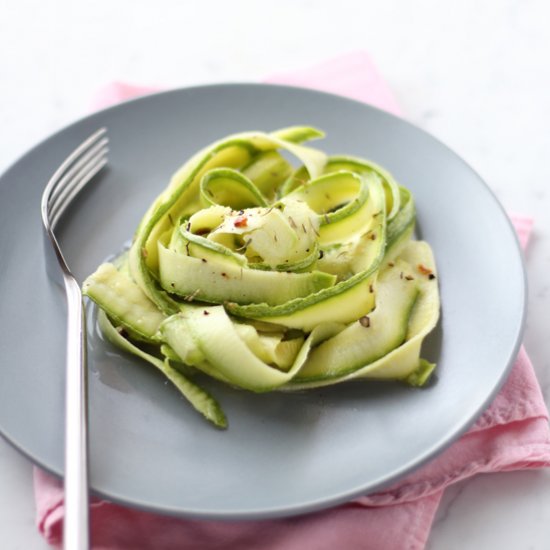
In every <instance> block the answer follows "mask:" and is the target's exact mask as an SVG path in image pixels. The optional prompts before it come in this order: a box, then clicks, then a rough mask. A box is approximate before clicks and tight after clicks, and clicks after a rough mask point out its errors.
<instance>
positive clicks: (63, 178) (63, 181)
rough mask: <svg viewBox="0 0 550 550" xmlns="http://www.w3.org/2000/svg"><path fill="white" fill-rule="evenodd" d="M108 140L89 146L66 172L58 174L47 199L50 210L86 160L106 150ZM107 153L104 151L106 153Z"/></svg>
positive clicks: (104, 139)
mask: <svg viewBox="0 0 550 550" xmlns="http://www.w3.org/2000/svg"><path fill="white" fill-rule="evenodd" d="M108 143H109V140H108V139H107V138H103V139H101V140H100V141H99V142H97V143H95V144H93V145H92V146H90V147H89V148H88V149H87V150H85V151H83V152H82V154H81V156H80V157H78V158H77V159H75V161H74V162H73V163H72V164H71V165H70V166H68V167H67V170H66V171H65V172H64V173H62V174H59V178H58V179H57V181H56V182H55V183H54V185H53V186H52V188H51V192H50V196H49V197H48V207H49V208H50V209H51V208H52V206H53V205H54V204H55V203H57V201H58V199H59V198H61V197H60V195H61V196H62V195H63V193H64V192H65V190H66V189H67V188H68V187H70V185H71V184H72V181H73V176H74V174H75V173H76V172H77V171H78V170H79V169H80V168H81V167H82V166H83V165H84V164H85V163H87V162H88V160H89V159H90V158H91V157H93V156H95V155H96V154H97V153H98V152H101V151H102V150H103V149H106V147H107V144H108ZM106 152H107V151H105V153H106Z"/></svg>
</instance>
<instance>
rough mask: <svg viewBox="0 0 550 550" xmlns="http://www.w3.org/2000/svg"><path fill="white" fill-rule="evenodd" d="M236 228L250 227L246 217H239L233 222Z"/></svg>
mask: <svg viewBox="0 0 550 550" xmlns="http://www.w3.org/2000/svg"><path fill="white" fill-rule="evenodd" d="M233 225H234V226H235V227H246V226H247V225H248V219H247V217H246V216H239V217H238V218H236V219H235V221H234V222H233Z"/></svg>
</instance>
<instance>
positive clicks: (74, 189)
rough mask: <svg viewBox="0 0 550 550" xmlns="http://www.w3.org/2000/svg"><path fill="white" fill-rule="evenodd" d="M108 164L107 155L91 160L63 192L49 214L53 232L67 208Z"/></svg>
mask: <svg viewBox="0 0 550 550" xmlns="http://www.w3.org/2000/svg"><path fill="white" fill-rule="evenodd" d="M107 162H108V159H107V156H106V154H102V155H100V156H98V157H97V158H93V159H91V160H90V161H89V162H88V163H87V164H86V165H84V166H83V167H82V168H81V170H80V171H79V172H78V173H77V174H75V175H74V177H73V179H72V181H71V182H70V185H68V186H67V188H66V189H64V190H63V191H64V192H63V193H62V194H61V195H60V197H59V199H58V200H57V201H56V203H55V204H54V205H53V206H52V208H51V209H50V211H49V213H48V217H49V219H50V227H51V228H52V230H53V229H54V228H55V227H56V225H57V223H58V222H59V219H60V218H61V216H62V215H63V213H64V212H65V209H66V208H67V206H68V205H69V204H70V203H71V202H72V201H73V199H74V198H75V197H76V195H78V193H79V192H80V191H81V190H82V188H83V187H84V186H85V185H86V184H87V183H88V182H89V181H90V180H91V179H92V178H93V177H94V176H95V175H96V174H97V173H98V172H99V171H100V170H101V169H102V168H103V167H104V166H105V165H106V164H107Z"/></svg>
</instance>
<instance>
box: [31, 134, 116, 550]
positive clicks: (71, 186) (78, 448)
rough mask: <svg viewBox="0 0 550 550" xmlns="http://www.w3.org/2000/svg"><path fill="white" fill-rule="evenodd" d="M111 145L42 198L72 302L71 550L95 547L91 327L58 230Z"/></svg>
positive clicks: (68, 413)
mask: <svg viewBox="0 0 550 550" xmlns="http://www.w3.org/2000/svg"><path fill="white" fill-rule="evenodd" d="M107 145H108V139H107V131H106V129H105V128H102V129H100V130H98V131H97V132H95V133H94V134H93V135H91V136H90V137H89V138H88V139H87V140H86V141H84V142H83V143H82V144H81V145H80V146H79V147H77V148H76V149H75V150H74V151H73V152H72V153H71V154H70V155H69V156H68V157H67V159H66V160H65V161H64V162H63V164H61V166H60V167H59V168H58V169H57V171H56V172H55V174H54V175H53V176H52V177H51V179H50V181H49V182H48V184H47V185H46V188H45V189H44V193H43V194H42V223H43V225H44V236H45V245H46V246H45V251H46V261H47V266H46V267H47V269H48V273H49V274H50V275H53V276H54V278H55V280H56V281H57V282H60V283H62V284H63V286H64V287H65V294H66V297H67V351H66V365H65V369H66V373H65V376H66V381H65V520H64V529H63V531H64V532H63V548H65V550H87V549H88V548H89V545H90V534H89V497H88V433H87V432H88V396H87V369H86V325H85V316H84V313H85V312H84V305H83V302H82V293H81V291H80V285H79V284H78V282H77V281H76V279H75V277H74V276H73V274H72V273H71V271H70V269H69V267H68V266H67V262H66V261H65V258H64V257H63V253H62V252H61V248H60V246H59V243H58V241H57V238H56V236H55V229H56V226H57V223H58V222H59V220H60V219H61V216H62V215H63V213H64V212H65V211H66V209H67V208H68V206H69V205H70V204H71V202H72V201H73V199H74V198H75V197H76V196H77V194H78V193H79V192H80V191H81V189H82V188H83V187H84V186H85V185H86V184H87V183H88V182H89V181H90V180H91V179H92V178H93V177H94V176H95V175H96V174H97V173H98V172H99V170H101V168H103V166H105V165H106V164H107V152H108V149H107Z"/></svg>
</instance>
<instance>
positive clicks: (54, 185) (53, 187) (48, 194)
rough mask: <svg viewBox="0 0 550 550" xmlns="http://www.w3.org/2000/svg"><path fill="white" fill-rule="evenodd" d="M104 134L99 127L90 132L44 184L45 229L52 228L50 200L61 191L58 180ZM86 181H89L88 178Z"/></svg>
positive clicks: (104, 130) (42, 205) (105, 132)
mask: <svg viewBox="0 0 550 550" xmlns="http://www.w3.org/2000/svg"><path fill="white" fill-rule="evenodd" d="M106 134H107V129H106V128H101V129H100V130H98V131H97V132H95V133H94V134H92V135H91V136H90V137H89V138H88V139H87V140H86V141H84V142H83V143H82V144H81V145H80V146H79V147H78V148H77V149H75V150H74V151H73V152H72V153H71V154H70V155H69V156H68V157H67V158H66V159H65V161H64V162H63V163H62V164H61V165H60V166H59V168H58V169H57V170H56V171H55V173H54V175H53V176H52V177H51V178H50V180H49V181H48V184H47V185H46V188H45V189H44V192H43V193H42V202H41V211H42V221H43V223H44V227H45V228H46V229H48V230H50V231H51V229H52V224H51V223H50V203H51V202H52V201H51V199H52V195H53V194H54V193H55V194H56V196H57V194H58V193H60V192H61V189H60V188H59V185H60V180H62V179H63V176H64V174H66V173H67V171H68V170H69V169H70V168H71V166H72V165H73V164H75V163H77V162H78V160H79V159H81V157H82V156H83V155H86V153H87V152H89V150H90V149H92V148H94V145H95V144H96V143H97V142H98V141H101V140H102V139H103V138H105V139H106ZM94 173H95V172H94ZM86 181H89V179H88V180H86ZM71 184H74V182H73V180H72V179H71ZM80 188H81V187H80ZM80 188H79V190H80ZM71 198H74V195H72V197H71ZM64 204H65V206H66V205H67V204H68V203H64ZM61 211H63V210H61ZM56 221H57V220H56Z"/></svg>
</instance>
